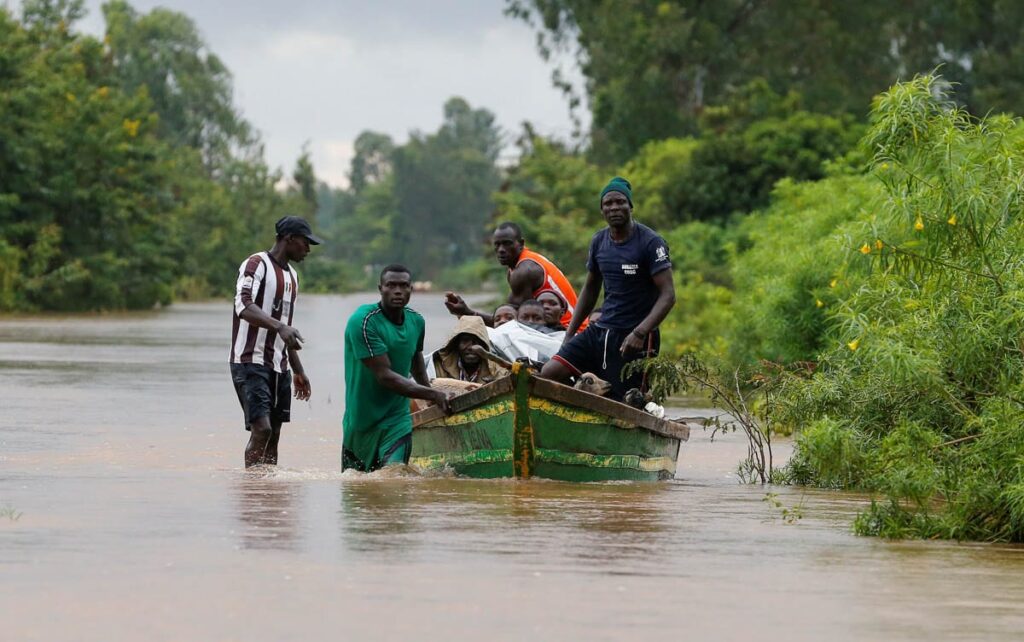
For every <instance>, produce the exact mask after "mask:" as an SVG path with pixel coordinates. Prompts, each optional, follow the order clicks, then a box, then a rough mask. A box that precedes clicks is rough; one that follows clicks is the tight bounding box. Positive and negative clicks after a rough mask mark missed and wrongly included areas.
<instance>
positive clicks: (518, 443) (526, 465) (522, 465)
mask: <svg viewBox="0 0 1024 642" xmlns="http://www.w3.org/2000/svg"><path fill="white" fill-rule="evenodd" d="M512 382H513V385H514V386H515V390H514V393H513V394H514V395H515V399H514V400H513V402H512V404H513V408H514V409H513V417H514V422H515V425H514V427H513V436H512V472H513V475H514V476H515V477H516V479H529V478H530V476H531V475H532V472H531V469H532V467H533V425H532V424H531V423H530V420H531V413H530V375H529V373H528V372H527V370H526V369H525V368H523V364H521V363H515V364H513V365H512Z"/></svg>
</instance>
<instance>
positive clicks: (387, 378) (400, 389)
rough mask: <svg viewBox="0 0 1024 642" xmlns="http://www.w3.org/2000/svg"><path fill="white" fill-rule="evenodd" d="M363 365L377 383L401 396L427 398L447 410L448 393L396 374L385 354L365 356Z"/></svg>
mask: <svg viewBox="0 0 1024 642" xmlns="http://www.w3.org/2000/svg"><path fill="white" fill-rule="evenodd" d="M362 361H363V365H365V366H366V367H367V368H369V369H370V372H372V373H373V376H374V377H375V378H376V379H377V383H379V384H380V385H382V386H384V387H385V388H387V389H388V390H391V391H392V392H396V393H398V394H400V395H402V396H403V397H412V398H415V399H427V400H428V401H433V402H434V403H436V404H437V405H438V406H441V408H443V409H444V411H445V412H448V394H447V393H445V392H444V391H442V390H436V389H434V388H431V387H430V386H424V385H422V384H419V383H416V382H415V381H413V380H412V379H408V378H406V377H403V376H402V375H400V374H398V373H397V372H395V371H394V370H392V369H391V359H390V358H389V357H388V355H386V354H382V355H380V356H377V357H367V358H366V359H363V360H362ZM420 363H423V357H422V356H420Z"/></svg>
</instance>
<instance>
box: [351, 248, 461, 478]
mask: <svg viewBox="0 0 1024 642" xmlns="http://www.w3.org/2000/svg"><path fill="white" fill-rule="evenodd" d="M377 289H378V290H379V291H380V301H379V302H378V303H368V304H366V305H361V306H359V308H358V309H356V311H355V313H353V314H352V316H351V317H350V318H349V320H348V324H346V326H345V417H344V419H343V420H342V427H343V436H342V444H341V469H342V470H346V469H348V468H355V469H356V470H361V471H363V472H370V471H373V470H377V469H378V468H383V467H385V466H390V465H395V464H407V463H408V462H409V455H410V454H411V451H412V416H411V415H410V414H409V398H410V397H413V398H416V399H427V400H429V401H433V402H434V403H436V404H437V405H438V406H440V407H441V408H442V409H444V411H445V412H447V411H448V398H449V393H446V392H444V391H441V390H435V389H433V388H431V387H430V381H429V379H427V368H426V365H425V363H424V361H423V335H424V331H425V328H426V324H425V323H424V321H423V317H422V316H420V314H419V312H416V311H415V310H413V309H412V308H408V307H406V304H407V303H409V298H410V296H411V295H412V276H411V275H410V274H409V269H408V268H406V267H404V266H402V265H397V264H392V265H389V266H387V267H386V268H384V270H383V271H382V272H381V273H380V284H379V285H378V286H377ZM410 374H411V375H412V379H410V378H409V375H410Z"/></svg>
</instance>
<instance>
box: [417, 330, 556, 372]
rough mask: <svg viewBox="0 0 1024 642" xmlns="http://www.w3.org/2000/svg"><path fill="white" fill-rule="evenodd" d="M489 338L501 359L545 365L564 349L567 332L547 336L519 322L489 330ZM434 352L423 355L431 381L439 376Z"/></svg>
mask: <svg viewBox="0 0 1024 642" xmlns="http://www.w3.org/2000/svg"><path fill="white" fill-rule="evenodd" d="M487 337H488V338H489V339H490V340H491V346H492V350H493V351H494V353H495V354H497V355H498V356H499V357H504V358H505V359H507V360H509V361H515V360H516V359H519V358H520V357H529V358H530V359H532V360H534V361H540V362H542V363H543V362H545V361H547V360H548V359H550V358H551V357H553V356H555V353H556V352H558V349H559V348H561V347H562V339H563V338H565V332H554V333H552V334H545V333H543V332H541V331H540V330H534V329H533V328H531V327H529V326H525V325H522V324H521V323H519V322H518V321H509V322H508V323H505V324H503V325H502V326H500V327H497V328H487ZM434 352H436V351H434ZM434 352H430V353H428V354H425V355H423V359H424V361H426V366H427V377H428V378H429V379H433V378H434V377H436V376H437V371H436V370H435V369H434Z"/></svg>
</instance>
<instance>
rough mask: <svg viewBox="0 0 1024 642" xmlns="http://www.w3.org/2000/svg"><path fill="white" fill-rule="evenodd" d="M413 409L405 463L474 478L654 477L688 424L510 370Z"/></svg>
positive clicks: (668, 471) (516, 367)
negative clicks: (443, 401) (447, 408)
mask: <svg viewBox="0 0 1024 642" xmlns="http://www.w3.org/2000/svg"><path fill="white" fill-rule="evenodd" d="M451 406H452V407H451V410H452V412H451V414H449V415H447V416H445V415H444V413H443V412H442V411H441V409H440V408H438V407H436V406H432V407H430V408H427V409H425V410H421V411H420V412H417V413H415V414H413V416H412V420H413V432H412V457H411V459H410V462H409V463H410V464H412V465H413V466H416V467H417V468H419V469H420V470H424V471H430V470H440V469H444V468H446V467H448V468H451V469H453V470H455V472H456V473H458V474H460V475H465V476H467V477H476V478H497V477H509V478H517V479H527V478H530V477H542V478H546V479H557V480H563V481H610V480H632V481H657V480H661V479H671V478H672V477H674V476H675V472H676V460H677V459H678V457H679V447H680V444H681V443H682V442H683V441H686V440H687V439H688V438H689V436H690V429H689V427H688V426H686V425H685V424H679V423H675V422H672V421H667V420H664V419H658V418H657V417H654V416H653V415H650V414H648V413H646V412H642V411H640V410H637V409H636V408H633V407H631V406H627V405H625V404H622V403H618V402H616V401H612V400H610V399H606V398H604V397H599V396H597V395H594V394H591V393H588V392H583V391H581V390H576V389H575V388H570V387H569V386H564V385H561V384H558V383H555V382H553V381H548V380H546V379H541V378H539V377H537V376H535V375H534V374H533V373H531V372H530V371H529V370H528V369H527V368H525V367H522V364H519V363H516V364H513V367H512V374H510V375H509V376H507V377H504V378H502V379H499V380H497V381H494V382H492V383H489V384H487V385H485V386H483V387H481V388H478V389H477V390H474V391H472V392H469V393H466V394H464V395H460V396H458V397H456V398H454V399H453V400H452V403H451Z"/></svg>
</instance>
